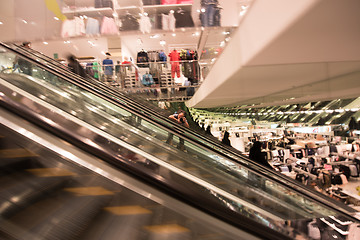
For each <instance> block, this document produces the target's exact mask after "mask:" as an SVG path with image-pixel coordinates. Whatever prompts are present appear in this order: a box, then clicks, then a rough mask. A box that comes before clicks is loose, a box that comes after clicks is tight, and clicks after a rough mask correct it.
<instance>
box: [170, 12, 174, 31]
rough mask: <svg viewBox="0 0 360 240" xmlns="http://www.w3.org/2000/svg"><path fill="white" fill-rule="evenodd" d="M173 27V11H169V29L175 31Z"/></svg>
mask: <svg viewBox="0 0 360 240" xmlns="http://www.w3.org/2000/svg"><path fill="white" fill-rule="evenodd" d="M175 28H176V19H175V17H174V13H172V12H170V13H169V30H170V31H175Z"/></svg>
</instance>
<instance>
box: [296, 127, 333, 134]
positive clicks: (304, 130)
mask: <svg viewBox="0 0 360 240" xmlns="http://www.w3.org/2000/svg"><path fill="white" fill-rule="evenodd" d="M292 131H294V132H299V133H328V132H331V126H321V127H301V128H292Z"/></svg>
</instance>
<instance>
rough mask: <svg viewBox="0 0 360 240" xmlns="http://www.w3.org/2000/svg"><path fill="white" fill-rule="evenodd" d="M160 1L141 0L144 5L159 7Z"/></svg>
mask: <svg viewBox="0 0 360 240" xmlns="http://www.w3.org/2000/svg"><path fill="white" fill-rule="evenodd" d="M160 3H161V0H143V4H144V5H160Z"/></svg>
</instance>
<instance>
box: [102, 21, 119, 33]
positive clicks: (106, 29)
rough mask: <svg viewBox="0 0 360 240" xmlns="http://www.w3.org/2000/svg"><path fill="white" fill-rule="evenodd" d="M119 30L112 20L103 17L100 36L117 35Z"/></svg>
mask: <svg viewBox="0 0 360 240" xmlns="http://www.w3.org/2000/svg"><path fill="white" fill-rule="evenodd" d="M118 33H119V30H118V28H117V26H116V24H115V21H114V19H113V18H109V17H104V18H103V20H102V24H101V34H118Z"/></svg>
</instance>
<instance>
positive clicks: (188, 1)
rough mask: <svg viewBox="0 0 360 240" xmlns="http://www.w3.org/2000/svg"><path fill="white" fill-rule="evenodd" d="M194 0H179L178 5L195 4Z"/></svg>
mask: <svg viewBox="0 0 360 240" xmlns="http://www.w3.org/2000/svg"><path fill="white" fill-rule="evenodd" d="M193 3H194V0H177V4H193Z"/></svg>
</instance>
